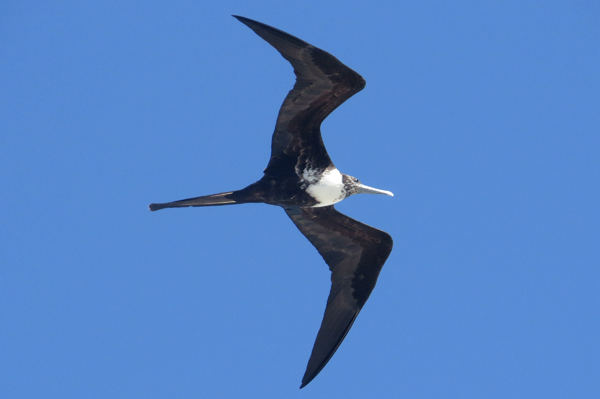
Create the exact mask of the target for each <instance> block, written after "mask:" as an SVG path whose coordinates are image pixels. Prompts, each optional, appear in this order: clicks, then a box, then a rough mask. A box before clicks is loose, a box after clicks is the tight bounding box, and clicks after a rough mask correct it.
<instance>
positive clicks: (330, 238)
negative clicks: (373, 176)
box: [285, 205, 393, 388]
mask: <svg viewBox="0 0 600 399" xmlns="http://www.w3.org/2000/svg"><path fill="white" fill-rule="evenodd" d="M285 212H286V213H287V214H288V216H289V217H290V218H291V219H292V221H293V222H294V224H296V227H298V229H299V230H300V231H301V232H302V234H304V235H305V236H306V238H308V240H309V241H310V242H311V243H312V244H313V245H314V246H315V248H317V251H319V254H321V256H322V257H323V259H325V262H327V264H328V265H329V269H330V270H331V291H330V293H329V299H327V307H326V308H325V315H324V316H323V321H322V323H321V328H320V329H319V333H318V334H317V339H316V341H315V345H314V346H313V350H312V354H311V356H310V359H309V361H308V366H307V368H306V372H305V374H304V377H303V378H302V386H301V387H300V388H302V387H304V386H306V385H307V384H308V383H309V382H311V381H312V380H313V378H315V377H316V376H317V374H319V372H320V371H321V370H322V369H323V367H325V365H326V364H327V362H328V361H329V359H331V357H332V356H333V354H334V353H335V351H336V350H337V348H338V347H339V346H340V344H341V343H342V341H343V340H344V338H345V337H346V334H348V331H349V330H350V327H352V323H354V320H355V319H356V316H358V312H360V310H361V309H362V307H363V305H364V304H365V302H366V301H367V299H368V298H369V295H371V292H372V291H373V288H375V283H376V282H377V277H378V276H379V272H380V271H381V268H382V267H383V264H384V263H385V261H386V260H387V258H388V256H389V254H390V252H391V251H392V245H393V242H392V237H390V235H389V234H387V233H386V232H384V231H381V230H378V229H376V228H374V227H371V226H367V225H366V224H364V223H361V222H359V221H357V220H354V219H351V218H349V217H348V216H346V215H344V214H341V213H339V212H338V211H336V210H335V208H334V207H333V205H331V206H325V207H317V208H298V207H286V208H285Z"/></svg>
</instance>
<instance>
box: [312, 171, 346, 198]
mask: <svg viewBox="0 0 600 399" xmlns="http://www.w3.org/2000/svg"><path fill="white" fill-rule="evenodd" d="M304 174H305V175H307V172H306V171H305V172H304ZM310 177H312V176H310V173H308V175H307V176H305V179H306V180H307V181H309V182H310V180H311V179H310ZM306 192H307V193H308V194H310V196H311V197H313V198H314V199H316V200H317V202H318V204H317V205H315V207H320V206H328V205H333V204H335V203H337V202H340V201H341V200H343V199H344V183H343V181H342V174H341V173H340V171H339V170H337V169H331V170H328V171H326V172H325V173H323V175H322V176H321V179H320V180H319V181H314V182H310V184H309V185H308V187H306Z"/></svg>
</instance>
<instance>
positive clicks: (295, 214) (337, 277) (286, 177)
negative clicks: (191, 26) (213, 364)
mask: <svg viewBox="0 0 600 399" xmlns="http://www.w3.org/2000/svg"><path fill="white" fill-rule="evenodd" d="M235 17H236V18H237V19H238V20H240V21H241V22H242V23H244V24H246V25H247V26H248V27H250V28H251V29H252V30H253V31H254V32H256V33H257V34H258V35H259V36H260V37H262V38H263V39H264V40H266V41H267V42H268V43H270V44H271V45H272V46H273V47H275V48H276V49H277V50H278V51H279V52H280V53H281V55H283V57H284V58H285V59H286V60H288V61H289V62H290V63H291V64H292V66H293V68H294V73H295V74H296V83H295V84H294V87H293V88H292V90H290V92H289V93H288V95H287V96H286V98H285V100H284V102H283V104H282V106H281V109H280V111H279V115H278V116H277V123H276V126H275V132H274V133H273V139H272V143H271V158H270V160H269V163H268V165H267V167H266V169H265V170H264V175H263V177H262V178H261V179H260V180H259V181H257V182H256V183H253V184H251V185H249V186H248V187H246V188H244V189H241V190H237V191H229V192H225V193H220V194H214V195H206V196H201V197H196V198H190V199H185V200H180V201H174V202H168V203H161V204H151V205H150V210H152V211H155V210H159V209H163V208H176V207H187V206H215V205H232V204H243V203H253V202H254V203H267V204H271V205H278V206H281V207H283V208H284V210H285V212H286V213H287V215H288V216H289V217H290V219H291V220H292V221H293V222H294V224H295V225H296V227H298V229H299V230H300V231H301V232H302V234H304V235H305V236H306V238H308V240H309V241H310V242H311V243H312V244H313V245H314V246H315V248H316V249H317V251H318V252H319V254H321V256H322V257H323V259H324V260H325V262H326V263H327V264H328V265H329V268H330V270H331V282H332V284H331V292H330V294H329V299H328V300H327V306H326V309H325V315H324V317H323V321H322V324H321V328H320V329H319V332H318V334H317V338H316V341H315V344H314V347H313V350H312V354H311V357H310V359H309V362H308V366H307V369H306V372H305V374H304V377H303V379H302V386H301V388H302V387H304V386H306V385H307V384H308V383H309V382H310V381H312V380H313V379H314V378H315V377H316V376H317V374H319V372H320V371H321V370H322V369H323V367H324V366H325V365H326V364H327V362H328V361H329V359H331V357H332V356H333V354H334V353H335V351H336V350H337V348H338V347H339V345H340V344H341V342H342V341H343V339H344V338H345V336H346V334H347V333H348V331H349V330H350V327H352V324H353V323H354V320H355V319H356V316H357V315H358V313H359V312H360V310H361V309H362V307H363V305H364V304H365V302H366V301H367V299H368V298H369V295H370V294H371V292H372V291H373V288H374V287H375V283H376V282H377V278H378V276H379V272H380V271H381V268H382V267H383V264H384V263H385V261H386V260H387V258H388V256H389V254H390V252H391V250H392V238H391V237H390V235H389V234H387V233H385V232H383V231H381V230H378V229H375V228H373V227H371V226H368V225H366V224H364V223H361V222H358V221H356V220H354V219H351V218H349V217H348V216H345V215H343V214H341V213H339V212H338V211H336V210H335V208H334V206H333V204H335V203H337V202H339V201H341V200H343V199H344V198H346V197H348V196H350V195H353V194H358V193H371V194H388V195H392V193H390V192H388V191H383V190H377V189H373V188H371V187H368V186H365V185H363V184H362V183H360V182H359V181H358V179H356V178H354V177H352V176H348V175H345V174H342V173H340V172H339V171H338V170H337V169H336V168H335V166H334V164H333V162H332V161H331V159H330V158H329V155H328V154H327V150H326V149H325V145H324V144H323V139H322V137H321V130H320V127H321V123H322V122H323V120H324V119H325V118H326V117H327V116H328V115H329V114H330V113H331V112H332V111H333V110H335V109H336V108H337V107H338V106H339V105H341V104H342V103H343V102H344V101H346V100H347V99H348V98H350V97H351V96H352V95H354V94H355V93H357V92H359V91H360V90H362V89H363V88H364V86H365V81H364V79H363V78H362V77H361V76H360V75H359V74H358V73H356V72H354V71H353V70H352V69H350V68H348V67H347V66H345V65H344V64H342V63H341V62H340V61H339V60H338V59H337V58H335V57H334V56H332V55H331V54H329V53H327V52H325V51H323V50H321V49H318V48H316V47H314V46H312V45H310V44H308V43H306V42H304V41H302V40H300V39H298V38H296V37H294V36H291V35H289V34H287V33H285V32H283V31H280V30H278V29H275V28H273V27H270V26H268V25H265V24H262V23H260V22H257V21H253V20H251V19H248V18H244V17H239V16H235Z"/></svg>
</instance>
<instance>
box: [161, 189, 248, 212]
mask: <svg viewBox="0 0 600 399" xmlns="http://www.w3.org/2000/svg"><path fill="white" fill-rule="evenodd" d="M234 193H235V191H229V192H226V193H219V194H212V195H204V196H202V197H196V198H188V199H184V200H179V201H173V202H165V203H162V204H150V206H149V208H150V210H151V211H158V210H159V209H164V208H182V207H186V206H216V205H233V204H243V203H244V202H248V201H243V200H241V201H240V198H238V199H237V200H236V199H235V197H236V196H235V194H234ZM232 194H233V195H232Z"/></svg>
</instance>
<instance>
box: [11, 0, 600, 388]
mask: <svg viewBox="0 0 600 399" xmlns="http://www.w3.org/2000/svg"><path fill="white" fill-rule="evenodd" d="M599 4H600V3H598V2H597V1H591V0H589V1H584V0H579V1H566V0H565V1H546V2H541V1H502V2H500V1H488V2H468V1H458V2H445V1H369V2H365V1H361V2H357V1H347V2H341V1H329V0H319V1H315V0H304V1H295V2H288V1H280V2H272V1H263V0H255V1H252V2H250V1H247V2H242V1H172V2H156V1H103V2H95V1H89V2H76V1H52V2H42V1H39V2H34V1H19V2H17V1H4V2H2V5H0V173H1V176H0V178H1V182H0V205H1V206H0V226H1V227H0V263H1V265H0V343H1V344H0V397H2V398H191V397H197V398H251V397H252V398H265V397H274V398H283V397H286V398H292V397H304V398H364V397H370V398H509V397H510V398H536V397H537V398H542V397H543V398H566V397H572V398H598V397H600V382H599V381H600V380H599V378H598V377H599V376H600V318H599V315H600V268H599V264H600V211H599V206H598V205H599V203H600V73H599V72H600V24H599V23H598V21H599V20H600V5H599ZM230 14H239V15H243V16H247V17H249V18H253V19H257V20H259V21H262V22H265V23H267V24H270V25H273V26H275V27H277V28H280V29H282V30H284V31H287V32H290V33H292V34H293V35H296V36H298V37H300V38H302V39H304V40H306V41H308V42H310V43H312V44H314V45H316V46H318V47H321V48H323V49H325V50H326V51H329V52H331V53H332V54H334V55H335V56H336V57H338V58H339V59H340V60H342V61H343V62H344V63H346V64H347V65H349V66H350V67H351V68H353V69H355V70H356V71H358V72H359V73H360V74H362V75H363V76H364V77H365V79H366V80H367V87H366V89H365V90H364V91H363V92H361V93H359V94H358V95H356V96H355V97H353V98H352V99H350V100H349V101H348V102H347V103H345V104H344V105H343V106H342V107H341V108H340V109H338V110H337V111H335V112H334V114H333V115H332V116H331V117H330V118H328V119H327V121H326V122H325V123H324V125H323V129H322V130H323V136H324V139H325V142H326V144H327V147H328V150H329V153H330V155H331V157H332V159H333V160H334V162H335V163H336V166H338V168H339V169H340V170H341V171H342V172H344V173H347V174H350V175H353V176H356V177H358V178H359V179H361V181H362V182H364V183H365V184H367V185H370V186H373V187H377V188H381V189H386V190H391V191H393V192H394V193H395V195H396V196H395V197H394V198H390V197H383V196H356V197H352V198H350V199H349V200H347V201H344V202H343V203H341V204H339V205H338V209H339V210H340V211H342V212H344V213H346V214H348V215H349V216H351V217H354V218H356V219H358V220H361V221H364V222H365V223H368V224H370V225H373V226H375V227H378V228H381V229H382V230H385V231H387V232H389V233H390V234H391V235H392V236H393V237H394V240H395V248H394V251H393V252H392V254H391V256H390V258H389V260H388V262H387V263H386V265H385V267H384V269H383V271H382V273H381V276H380V279H379V283H378V285H377V287H376V289H375V291H374V292H373V295H372V296H371V298H370V300H369V302H368V303H367V304H366V306H365V308H364V309H363V312H362V313H361V314H360V316H359V317H358V319H357V322H356V323H355V325H354V327H353V328H352V330H351V332H350V334H349V335H348V337H347V338H346V340H345V342H344V343H343V344H342V346H341V347H340V350H339V351H338V352H337V353H336V355H335V356H334V357H333V359H332V360H331V362H330V363H329V364H328V365H327V367H326V368H325V369H324V370H323V372H322V373H321V374H320V375H319V376H318V377H317V378H316V379H315V380H314V381H313V382H312V383H311V384H310V385H309V386H308V387H307V388H305V389H303V390H301V391H299V390H298V386H299V385H300V380H301V376H302V374H303V373H304V369H305V367H306V362H307V361H308V357H309V354H310V351H311V348H312V345H313V341H314V338H315V336H316V333H317V330H318V327H319V324H320V322H321V317H322V315H323V310H324V306H325V301H326V298H327V294H328V292H329V273H328V269H327V267H326V265H325V263H324V262H323V260H322V259H321V258H320V257H319V255H318V253H317V252H316V251H315V250H314V248H312V246H311V245H310V243H309V242H308V241H307V240H306V239H305V238H304V237H303V236H302V235H301V234H300V233H299V232H298V231H297V230H296V228H295V227H294V225H293V224H292V223H291V222H290V221H289V220H288V218H287V217H286V216H285V214H284V212H283V211H282V210H281V209H280V208H278V207H270V206H266V205H244V206H231V207H217V208H212V209H210V208H206V209H190V208H187V209H176V210H163V211H160V212H157V213H151V212H149V211H148V209H147V206H148V204H149V203H151V202H164V201H172V200H178V199H182V198H188V197H193V196H198V195H204V194H212V193H215V192H221V191H229V190H232V189H238V188H242V187H244V186H246V185H247V184H249V183H251V182H253V181H255V180H257V179H259V178H260V176H261V172H262V170H263V168H264V167H265V166H266V163H267V161H268V158H269V151H270V147H269V145H270V137H271V133H272V131H273V127H274V124H275V117H276V115H277V111H278V109H279V106H280V104H281V102H282V100H283V98H284V96H285V94H286V93H287V91H288V90H289V89H290V88H291V86H292V82H293V73H292V69H291V67H290V66H289V64H288V63H287V62H286V61H285V60H284V59H283V58H281V56H280V55H279V54H278V53H277V52H276V51H275V50H274V49H273V48H271V47H270V46H269V45H268V44H267V43H266V42H264V41H263V40H262V39H260V38H259V37H258V36H256V35H255V34H254V33H253V32H252V31H251V30H249V29H248V28H247V27H246V26H244V25H243V24H241V23H239V22H238V21H236V20H235V19H234V18H232V17H231V16H230Z"/></svg>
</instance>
